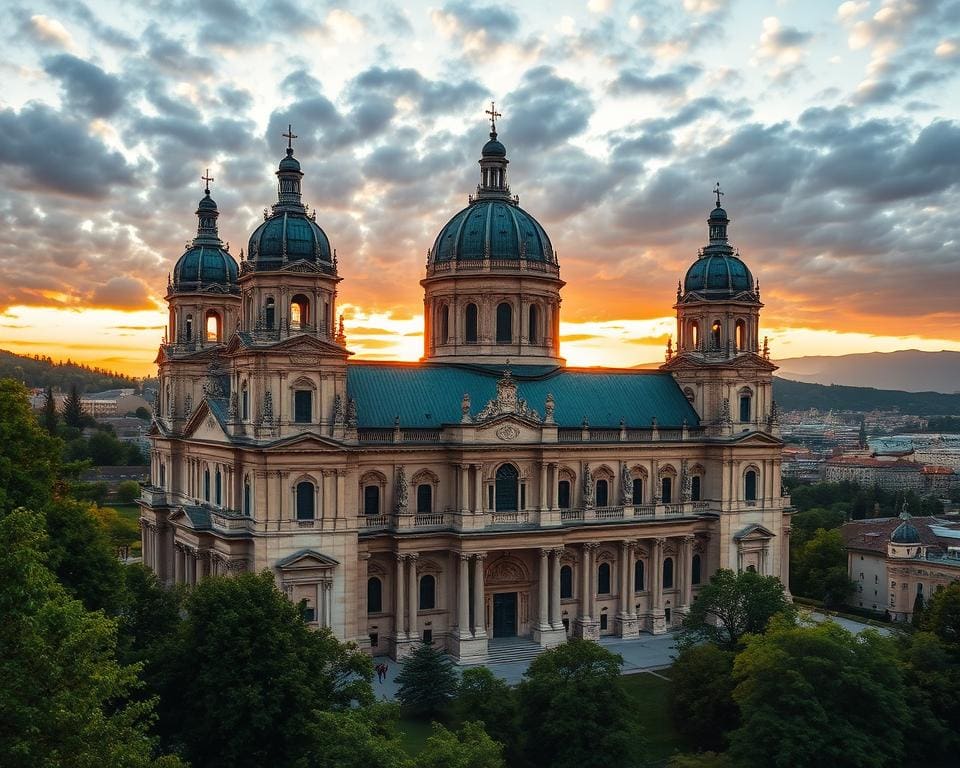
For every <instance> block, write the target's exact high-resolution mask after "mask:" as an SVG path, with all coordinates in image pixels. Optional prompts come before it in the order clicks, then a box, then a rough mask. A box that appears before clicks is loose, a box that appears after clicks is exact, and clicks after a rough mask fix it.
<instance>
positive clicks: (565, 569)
mask: <svg viewBox="0 0 960 768" xmlns="http://www.w3.org/2000/svg"><path fill="white" fill-rule="evenodd" d="M572 597H573V568H571V567H570V566H569V565H563V566H560V599H561V600H569V599H571V598H572Z"/></svg>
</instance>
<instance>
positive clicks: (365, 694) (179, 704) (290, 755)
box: [149, 571, 373, 768]
mask: <svg viewBox="0 0 960 768" xmlns="http://www.w3.org/2000/svg"><path fill="white" fill-rule="evenodd" d="M184 608H185V612H186V617H185V618H184V620H183V621H182V622H181V623H180V625H179V627H178V629H177V633H176V636H175V637H174V638H173V639H172V641H171V642H170V644H169V645H167V646H165V647H164V648H163V651H164V655H163V656H162V657H161V658H155V659H151V660H150V662H149V663H150V664H151V665H152V666H153V669H155V670H156V680H157V686H158V691H159V693H160V706H159V713H160V722H159V730H160V733H161V735H162V737H163V739H164V740H165V743H167V744H171V745H174V744H176V745H179V751H181V752H182V754H183V756H184V757H186V758H187V759H188V760H189V761H190V763H191V764H192V765H197V766H200V765H202V766H206V767H207V768H221V767H226V766H235V767H236V768H247V767H248V766H249V767H250V768H254V766H257V767H259V766H264V765H270V766H277V767H278V768H283V767H285V766H299V765H300V764H301V762H302V761H303V760H306V756H307V754H308V753H309V751H310V745H309V743H308V742H307V740H305V739H304V735H303V734H304V733H305V731H306V730H307V728H308V726H309V724H310V723H311V722H312V721H313V718H314V713H315V712H318V711H321V712H323V711H345V710H347V709H348V708H349V707H350V706H351V705H355V704H357V703H358V702H359V703H363V704H366V703H370V702H371V701H372V700H373V692H372V689H371V687H370V680H371V679H372V677H373V669H372V666H371V663H370V659H369V658H368V657H367V656H366V655H365V654H363V653H362V652H361V651H359V650H357V649H355V648H353V647H350V646H346V645H343V644H341V643H340V642H338V641H337V639H336V638H335V637H334V636H333V634H332V633H331V632H330V631H329V630H327V629H323V630H319V631H315V630H312V629H310V628H309V627H308V626H307V625H306V623H304V621H303V619H302V618H301V609H300V606H298V605H295V604H294V603H292V602H290V600H288V599H287V598H286V596H284V595H283V593H281V592H280V591H279V590H278V589H277V587H276V584H275V582H274V577H273V575H272V574H271V573H270V572H269V571H264V572H263V573H261V574H251V573H245V574H241V575H239V576H238V577H236V578H208V579H204V580H203V581H201V582H200V583H199V584H197V585H196V586H195V587H193V589H192V590H191V592H190V594H189V596H188V597H187V600H186V603H185V606H184Z"/></svg>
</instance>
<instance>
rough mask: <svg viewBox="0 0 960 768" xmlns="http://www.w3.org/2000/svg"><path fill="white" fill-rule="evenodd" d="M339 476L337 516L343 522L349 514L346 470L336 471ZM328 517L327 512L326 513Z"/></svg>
mask: <svg viewBox="0 0 960 768" xmlns="http://www.w3.org/2000/svg"><path fill="white" fill-rule="evenodd" d="M335 472H336V475H337V512H336V515H337V517H338V518H340V519H341V520H342V519H343V518H344V517H346V514H347V495H346V491H345V490H344V486H345V484H346V478H345V477H344V470H342V469H337V470H335ZM324 515H326V512H324Z"/></svg>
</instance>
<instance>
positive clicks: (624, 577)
mask: <svg viewBox="0 0 960 768" xmlns="http://www.w3.org/2000/svg"><path fill="white" fill-rule="evenodd" d="M632 561H633V558H632V557H631V556H630V542H629V541H621V542H620V617H621V618H623V619H625V618H627V617H629V616H630V605H631V603H632V602H633V600H632V599H631V596H632V594H633V590H632V589H630V571H631V570H632V567H631V566H632Z"/></svg>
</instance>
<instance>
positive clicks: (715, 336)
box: [710, 320, 721, 349]
mask: <svg viewBox="0 0 960 768" xmlns="http://www.w3.org/2000/svg"><path fill="white" fill-rule="evenodd" d="M720 332H721V331H720V321H719V320H714V321H713V326H712V327H711V328H710V342H711V344H712V345H713V348H714V349H720Z"/></svg>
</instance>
